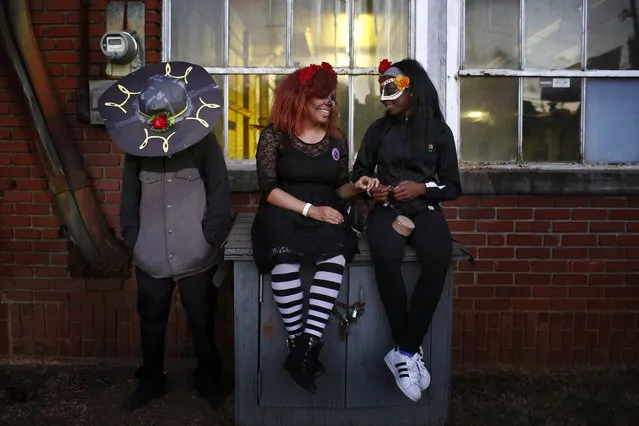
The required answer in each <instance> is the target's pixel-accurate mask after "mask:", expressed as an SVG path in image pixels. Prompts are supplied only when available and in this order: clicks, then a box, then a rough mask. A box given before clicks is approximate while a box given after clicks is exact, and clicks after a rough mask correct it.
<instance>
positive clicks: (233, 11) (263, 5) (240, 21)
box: [218, 0, 286, 67]
mask: <svg viewBox="0 0 639 426" xmlns="http://www.w3.org/2000/svg"><path fill="white" fill-rule="evenodd" d="M218 3H223V2H218ZM229 5H230V11H229V33H230V34H229V66H232V67H268V66H272V67H276V66H285V65H286V53H285V45H286V0H250V1H249V0H230V2H229Z"/></svg>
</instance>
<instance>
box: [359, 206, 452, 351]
mask: <svg viewBox="0 0 639 426" xmlns="http://www.w3.org/2000/svg"><path fill="white" fill-rule="evenodd" d="M397 215H398V213H397V212H396V211H395V210H393V209H391V208H389V207H383V206H376V207H375V208H373V210H372V211H371V212H370V213H369V216H368V222H367V234H368V242H369V245H370V249H371V256H372V258H373V262H374V267H375V278H376V280H377V288H378V290H379V295H380V298H381V300H382V303H383V305H384V309H385V310H386V315H387V317H388V321H389V322H390V326H391V330H392V333H393V338H394V339H395V343H396V344H397V345H399V347H400V348H401V349H403V350H405V351H407V352H411V353H415V352H417V351H418V350H419V346H420V345H421V344H422V342H423V340H424V336H425V335H426V333H427V332H428V328H429V327H430V323H431V320H432V319H433V314H434V313H435V308H436V307H437V303H438V302H439V298H440V297H441V293H442V289H443V288H444V283H445V282H446V273H447V271H448V266H449V263H450V259H451V254H452V249H453V243H452V239H451V234H450V229H449V228H448V223H447V222H446V218H445V217H444V213H443V212H442V211H441V210H434V211H433V210H428V211H426V212H424V213H420V214H418V215H416V216H414V217H411V220H412V221H413V222H414V223H415V229H414V230H413V233H412V234H411V235H410V236H409V237H408V238H406V237H404V236H402V235H400V234H398V233H397V232H395V230H394V229H393V228H392V226H391V225H392V223H393V221H394V220H395V218H396V217H397ZM406 244H410V245H411V246H412V247H413V248H414V249H415V251H416V252H417V256H418V259H419V265H420V267H421V272H420V275H419V278H418V279H417V284H416V286H415V289H414V291H413V295H412V297H411V300H410V304H409V303H407V294H406V293H407V291H406V286H405V285H404V279H403V277H402V272H401V265H402V259H403V258H404V250H405V249H406Z"/></svg>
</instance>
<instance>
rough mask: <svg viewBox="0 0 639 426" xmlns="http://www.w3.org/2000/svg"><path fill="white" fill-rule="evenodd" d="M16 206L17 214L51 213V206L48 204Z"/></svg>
mask: <svg viewBox="0 0 639 426" xmlns="http://www.w3.org/2000/svg"><path fill="white" fill-rule="evenodd" d="M14 208H15V212H16V213H17V214H25V215H32V214H36V215H37V214H40V215H48V214H50V213H51V207H50V206H48V205H46V204H16V205H15V207H14Z"/></svg>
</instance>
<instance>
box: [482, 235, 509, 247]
mask: <svg viewBox="0 0 639 426" xmlns="http://www.w3.org/2000/svg"><path fill="white" fill-rule="evenodd" d="M486 244H488V245H489V246H503V245H505V244H506V237H505V236H504V235H502V234H488V235H486Z"/></svg>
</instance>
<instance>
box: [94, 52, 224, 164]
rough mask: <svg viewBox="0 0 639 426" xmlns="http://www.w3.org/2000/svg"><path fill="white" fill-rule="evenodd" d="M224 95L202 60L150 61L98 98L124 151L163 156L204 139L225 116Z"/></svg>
mask: <svg viewBox="0 0 639 426" xmlns="http://www.w3.org/2000/svg"><path fill="white" fill-rule="evenodd" d="M222 105H223V95H222V91H221V90H220V89H219V88H218V85H217V84H216V83H215V80H213V78H212V77H211V76H210V75H209V73H208V72H207V71H206V70H205V69H204V68H202V67H201V66H199V65H195V64H191V63H188V62H163V63H159V64H152V65H147V66H146V67H144V68H141V69H139V70H137V71H135V72H133V73H131V74H129V75H127V76H126V77H124V78H122V79H121V80H120V81H118V82H117V83H115V84H113V86H111V87H109V88H108V89H107V90H106V91H105V92H104V93H103V94H102V96H100V99H99V100H98V107H99V110H100V115H101V116H102V120H103V122H104V125H105V127H106V129H107V130H108V132H109V135H110V136H111V138H112V139H113V141H114V142H115V143H116V144H117V145H118V146H119V147H120V148H122V149H123V150H124V151H125V152H127V153H129V154H133V155H137V156H141V157H164V156H168V155H172V154H175V153H177V152H180V151H183V150H185V149H187V148H189V147H190V146H192V145H194V144H196V143H198V142H200V141H201V140H202V139H203V138H204V137H205V136H206V135H207V134H208V133H210V132H211V131H213V129H214V128H215V125H216V124H217V122H218V120H219V119H220V116H221V115H222Z"/></svg>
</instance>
